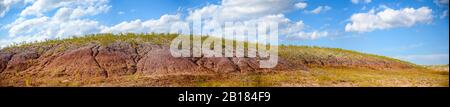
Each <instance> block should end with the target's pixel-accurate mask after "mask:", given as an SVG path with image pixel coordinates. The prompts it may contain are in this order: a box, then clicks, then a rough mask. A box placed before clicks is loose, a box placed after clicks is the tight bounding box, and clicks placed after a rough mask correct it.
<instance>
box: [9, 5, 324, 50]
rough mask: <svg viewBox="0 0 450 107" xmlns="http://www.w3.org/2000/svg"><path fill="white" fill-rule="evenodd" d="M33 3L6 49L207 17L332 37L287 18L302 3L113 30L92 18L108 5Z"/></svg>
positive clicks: (209, 10)
mask: <svg viewBox="0 0 450 107" xmlns="http://www.w3.org/2000/svg"><path fill="white" fill-rule="evenodd" d="M27 3H30V4H31V5H27V7H25V9H23V10H22V11H21V12H20V14H19V18H17V19H16V20H15V21H14V22H12V23H9V24H7V25H6V26H4V27H3V28H2V29H8V33H9V37H8V38H3V39H2V40H0V43H1V44H2V45H3V46H4V45H5V44H6V43H8V41H10V42H9V43H11V42H23V41H26V42H31V41H40V40H45V39H54V38H66V37H70V36H74V35H84V34H91V33H120V32H123V33H125V32H129V33H144V32H157V33H166V32H169V30H170V28H171V25H172V24H174V23H177V22H191V21H192V20H193V16H195V15H202V19H203V20H202V21H204V25H210V24H211V23H215V22H217V23H221V24H225V22H242V23H258V22H276V23H278V25H279V27H278V28H279V32H280V36H288V35H290V36H298V37H299V38H301V39H318V38H321V37H326V35H328V34H327V33H324V32H322V31H313V32H305V31H303V30H304V27H305V26H307V25H305V24H304V23H303V21H301V20H297V21H292V20H290V19H289V18H286V17H285V15H284V14H285V13H287V12H290V11H292V10H295V9H302V8H306V6H307V3H305V2H298V0H245V1H244V0H222V1H221V2H220V3H219V4H209V5H206V6H204V7H201V8H197V9H190V10H189V12H188V13H187V14H186V17H181V16H184V15H181V14H176V15H169V14H166V15H163V16H161V17H160V18H158V19H149V20H142V19H136V20H131V21H124V22H120V23H118V24H115V25H112V26H105V25H101V24H100V23H99V22H98V21H96V20H93V19H90V18H89V17H88V16H95V15H98V14H102V13H106V12H108V10H109V9H110V8H111V6H110V5H109V4H108V3H109V1H108V0H39V1H35V0H29V1H27ZM330 9H331V7H329V6H321V7H319V9H318V10H315V11H316V12H317V13H320V12H323V11H327V10H330ZM316 12H314V13H316ZM52 13H54V14H52ZM118 14H120V12H119V13H118ZM232 27H236V28H238V27H246V26H232Z"/></svg>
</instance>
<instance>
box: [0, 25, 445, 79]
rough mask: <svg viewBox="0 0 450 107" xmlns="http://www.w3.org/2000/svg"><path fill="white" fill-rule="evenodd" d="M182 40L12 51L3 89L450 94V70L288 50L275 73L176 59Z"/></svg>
mask: <svg viewBox="0 0 450 107" xmlns="http://www.w3.org/2000/svg"><path fill="white" fill-rule="evenodd" d="M177 36H178V35H176V34H132V33H129V34H116V35H115V34H95V35H86V36H82V37H73V38H67V39H54V40H46V41H41V42H33V43H19V44H13V45H11V46H8V47H6V48H3V49H2V50H1V51H0V70H1V72H0V86H445V87H447V86H448V69H447V71H445V70H435V69H429V67H422V66H418V65H415V64H412V63H409V62H405V61H401V60H397V59H393V58H389V57H385V56H378V55H373V54H365V53H360V52H355V51H350V50H344V49H339V48H325V47H314V46H284V45H281V46H279V56H280V60H282V61H284V62H282V63H281V64H279V66H280V67H278V68H279V69H268V70H263V69H258V68H255V67H254V66H252V65H254V64H256V63H253V62H252V61H254V60H255V59H252V58H233V59H226V58H225V59H224V58H216V59H212V58H185V59H177V58H170V56H167V54H168V53H167V52H166V50H167V47H168V45H169V43H170V42H171V40H172V39H174V38H175V37H177ZM242 62H245V63H242ZM211 63H212V64H213V66H209V64H211ZM291 66H292V67H291Z"/></svg>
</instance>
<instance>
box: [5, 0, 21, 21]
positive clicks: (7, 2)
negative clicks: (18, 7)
mask: <svg viewBox="0 0 450 107" xmlns="http://www.w3.org/2000/svg"><path fill="white" fill-rule="evenodd" d="M20 1H21V0H2V1H0V18H1V17H3V16H5V14H6V13H7V12H8V11H9V9H10V8H11V6H12V5H14V4H17V3H19V2H20Z"/></svg>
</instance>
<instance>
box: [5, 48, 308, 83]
mask: <svg viewBox="0 0 450 107" xmlns="http://www.w3.org/2000/svg"><path fill="white" fill-rule="evenodd" d="M258 62H259V58H226V57H223V58H222V57H221V58H213V57H211V58H209V57H199V58H184V57H181V58H176V57H173V56H172V55H171V53H170V50H169V47H167V46H161V45H153V44H150V43H142V44H131V43H127V42H115V43H111V44H109V45H99V44H95V43H92V44H86V45H80V46H73V45H54V46H52V47H46V48H43V49H40V51H37V48H36V47H35V48H24V49H20V50H12V51H11V50H2V51H1V52H0V70H1V71H2V73H1V76H3V77H5V75H9V76H13V75H12V74H16V73H33V74H37V75H40V76H52V77H62V76H76V77H79V78H89V77H111V76H123V75H133V74H135V73H139V74H144V75H153V74H172V73H246V72H263V71H264V72H267V71H281V70H291V69H296V68H297V67H298V65H297V67H296V66H294V65H292V64H290V63H288V62H286V61H284V60H283V59H280V61H279V64H278V65H277V67H275V68H273V69H261V68H259V63H258ZM303 68H306V67H303Z"/></svg>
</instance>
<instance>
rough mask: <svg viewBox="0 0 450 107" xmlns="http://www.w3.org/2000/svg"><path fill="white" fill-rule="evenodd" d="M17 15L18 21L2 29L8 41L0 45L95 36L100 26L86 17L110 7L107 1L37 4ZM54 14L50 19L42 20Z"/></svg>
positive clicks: (63, 0) (42, 0)
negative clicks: (6, 33)
mask: <svg viewBox="0 0 450 107" xmlns="http://www.w3.org/2000/svg"><path fill="white" fill-rule="evenodd" d="M25 2H26V3H31V5H30V6H28V7H25V9H24V10H22V11H21V12H20V15H19V18H17V19H16V20H15V21H13V22H12V23H9V24H7V25H5V26H3V27H2V29H8V34H9V37H8V38H3V39H2V40H1V41H2V42H1V43H2V44H1V45H2V46H5V45H7V44H4V43H12V42H32V41H41V40H45V39H54V38H65V37H69V36H75V35H84V34H90V33H98V32H100V31H101V29H102V28H104V26H102V25H100V24H99V22H97V21H95V20H91V19H85V17H86V16H93V15H97V14H100V13H105V12H107V11H108V10H109V8H110V7H111V6H109V5H107V4H108V1H107V0H38V1H25ZM51 11H55V13H54V14H53V16H46V15H48V14H46V13H48V12H51Z"/></svg>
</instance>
